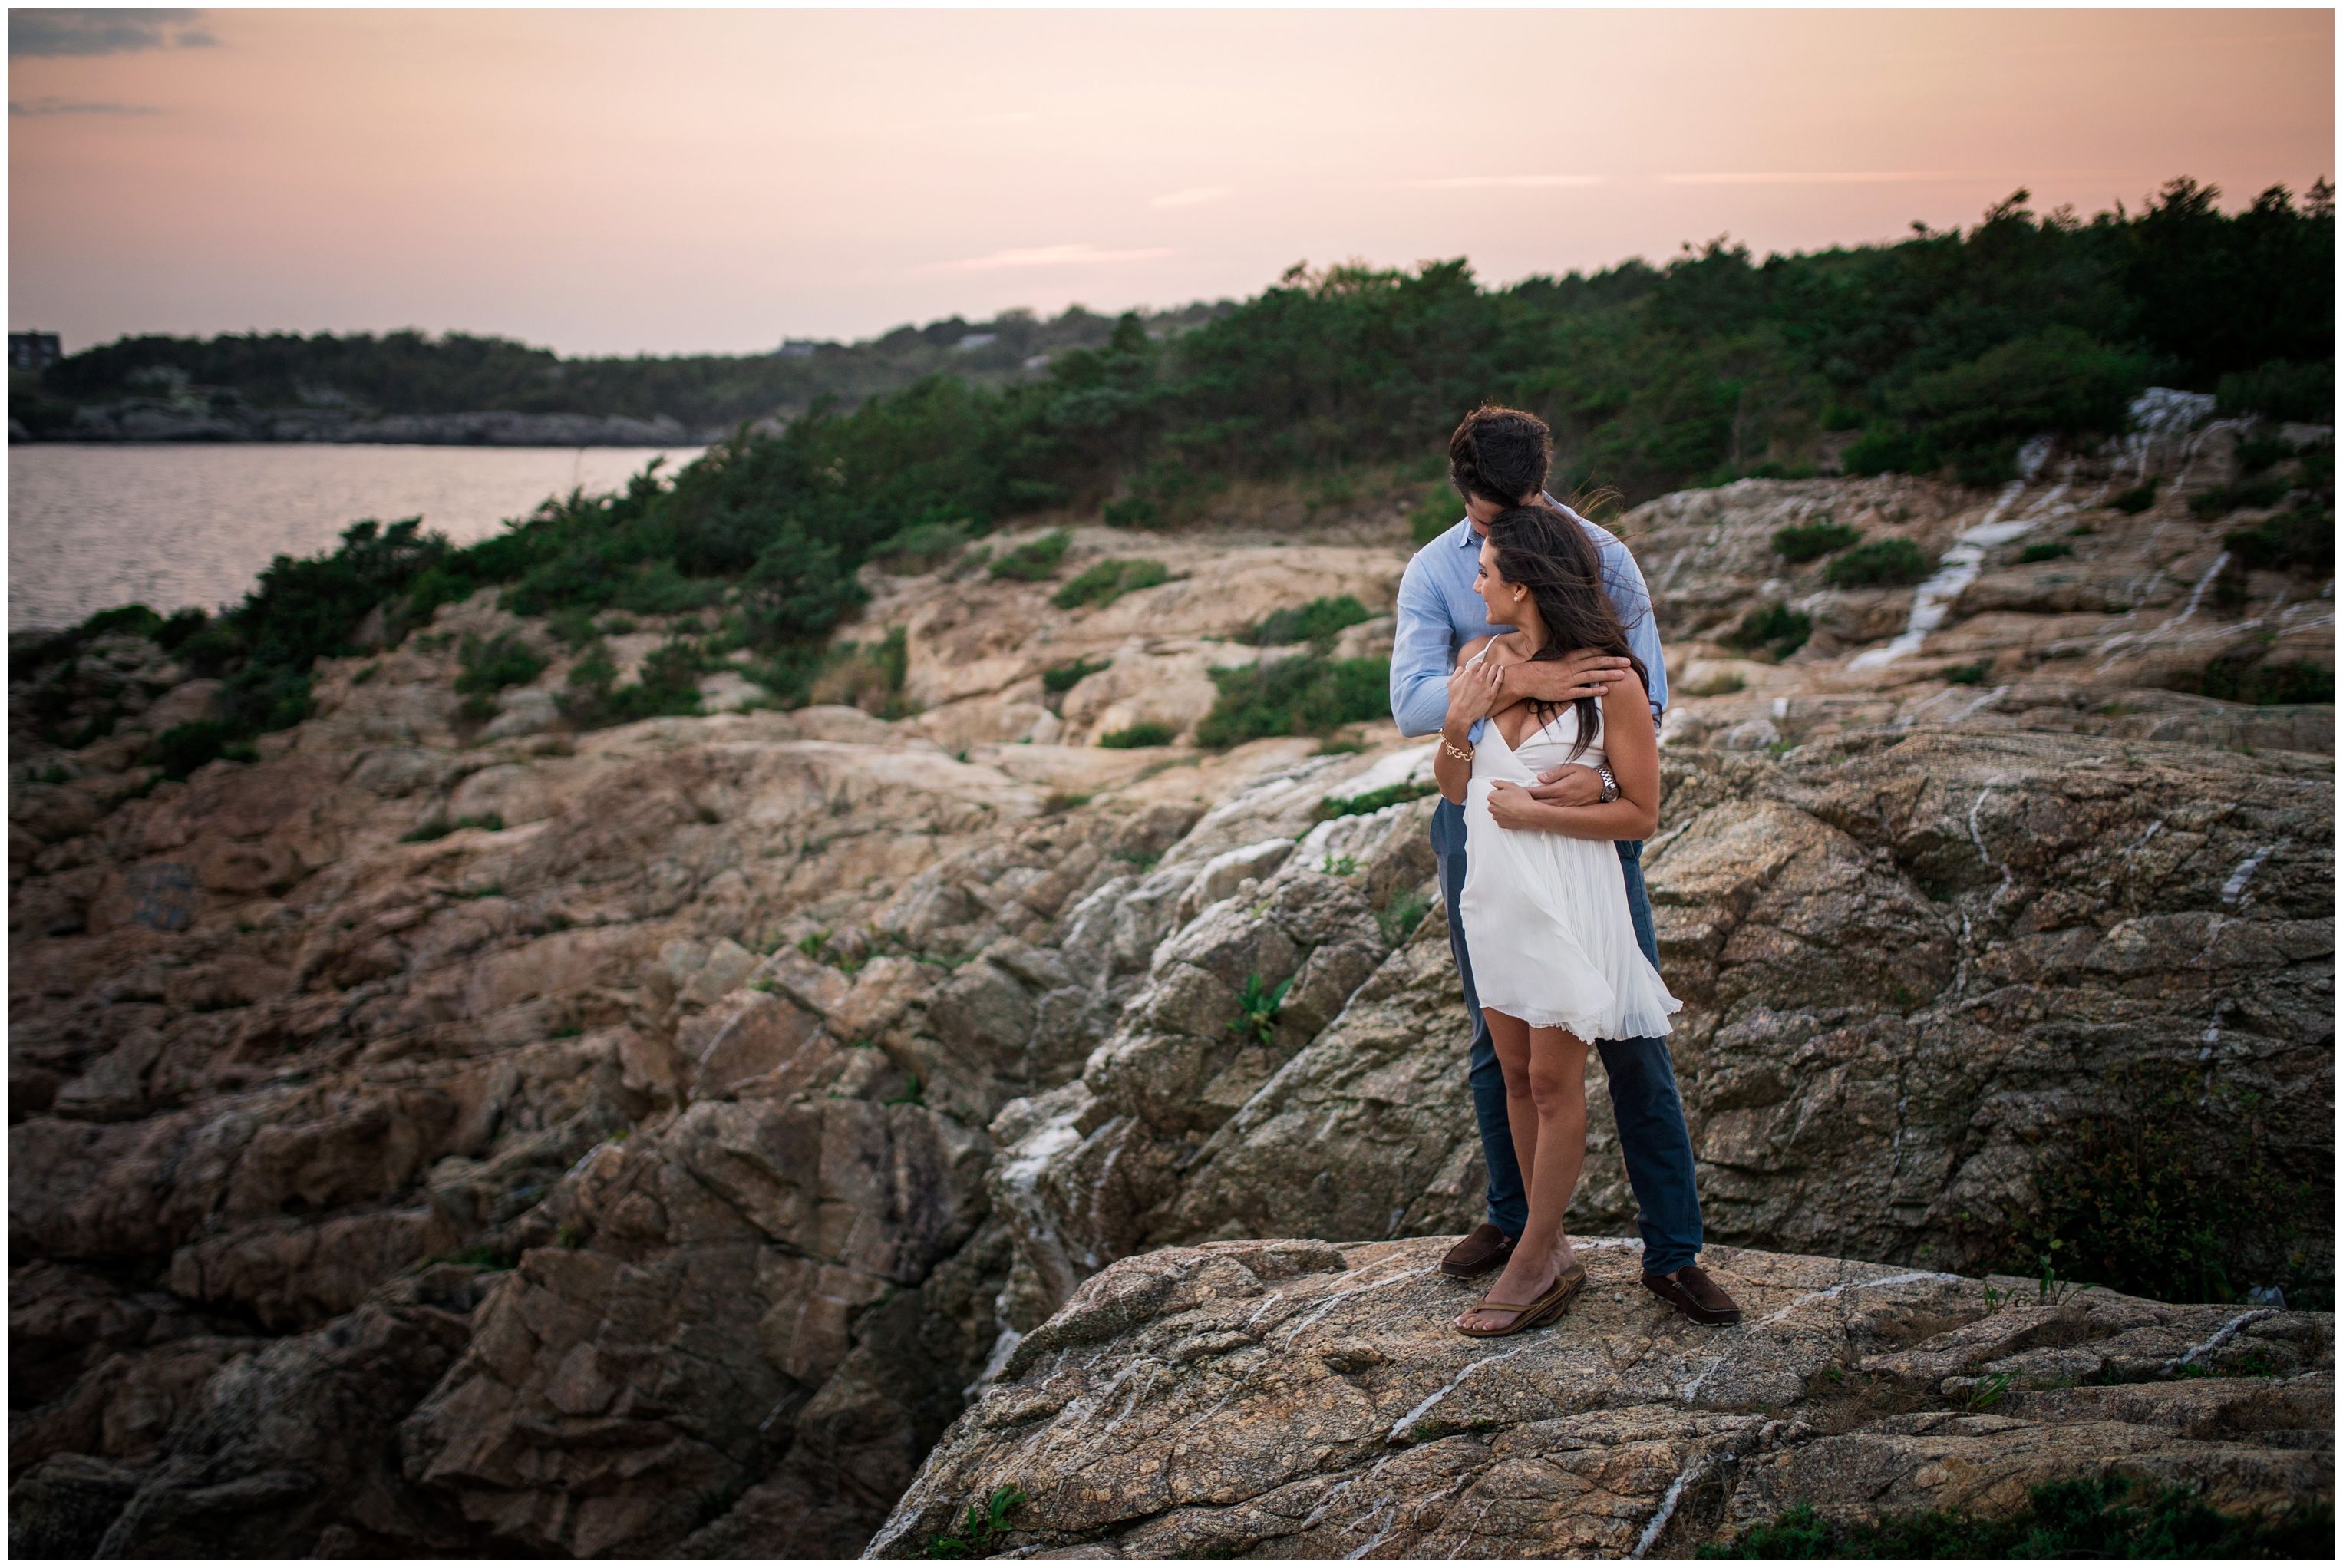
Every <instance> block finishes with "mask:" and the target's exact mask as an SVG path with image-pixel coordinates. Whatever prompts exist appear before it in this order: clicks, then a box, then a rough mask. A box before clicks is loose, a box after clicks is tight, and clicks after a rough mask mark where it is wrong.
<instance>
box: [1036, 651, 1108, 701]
mask: <svg viewBox="0 0 2343 1568" xmlns="http://www.w3.org/2000/svg"><path fill="white" fill-rule="evenodd" d="M1113 662H1114V661H1113V660H1112V659H1108V658H1077V659H1074V660H1072V661H1071V662H1069V663H1066V664H1058V665H1052V666H1051V667H1050V668H1048V669H1045V670H1043V671H1042V672H1041V689H1042V690H1043V691H1045V692H1047V693H1049V695H1051V697H1058V696H1061V695H1063V694H1064V693H1066V692H1069V691H1071V690H1072V689H1074V688H1075V686H1076V685H1078V684H1079V683H1080V682H1081V680H1082V679H1083V678H1086V677H1088V676H1092V675H1096V674H1097V673H1098V672H1099V671H1100V670H1101V669H1104V668H1107V667H1108V666H1109V665H1111V664H1112V663H1113Z"/></svg>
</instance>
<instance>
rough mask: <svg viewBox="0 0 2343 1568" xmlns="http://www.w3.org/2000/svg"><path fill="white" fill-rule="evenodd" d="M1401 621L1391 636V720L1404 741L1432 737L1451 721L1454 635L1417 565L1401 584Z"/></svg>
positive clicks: (1411, 564) (1410, 567) (1444, 610)
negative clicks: (1450, 662)
mask: <svg viewBox="0 0 2343 1568" xmlns="http://www.w3.org/2000/svg"><path fill="white" fill-rule="evenodd" d="M1398 617H1399V624H1398V626H1397V627H1396V628H1393V634H1392V658H1391V708H1392V720H1393V723H1395V724H1397V725H1398V726H1399V732H1400V733H1401V734H1402V735H1406V736H1411V737H1413V736H1419V735H1429V734H1431V733H1432V732H1433V730H1435V729H1439V728H1440V726H1441V722H1442V721H1443V719H1446V718H1447V716H1448V656H1449V644H1450V642H1451V641H1452V640H1453V636H1454V634H1453V632H1452V631H1451V629H1450V628H1449V625H1448V609H1447V607H1446V606H1445V605H1443V604H1442V603H1441V602H1440V593H1439V590H1438V589H1436V588H1433V586H1432V580H1431V574H1430V573H1428V572H1425V571H1423V570H1422V569H1420V568H1419V567H1418V566H1417V563H1416V562H1414V561H1410V562H1408V564H1407V572H1406V574H1405V575H1404V576H1403V577H1402V578H1400V579H1399V607H1398Z"/></svg>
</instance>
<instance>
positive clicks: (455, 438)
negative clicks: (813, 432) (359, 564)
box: [8, 400, 735, 447]
mask: <svg viewBox="0 0 2343 1568" xmlns="http://www.w3.org/2000/svg"><path fill="white" fill-rule="evenodd" d="M734 428H735V427H733V426H725V427H720V428H717V429H713V430H695V429H690V428H688V427H686V426H685V425H684V424H683V422H682V421H681V420H679V419H677V418H675V417H673V416H671V415H666V414H661V415H659V416H657V417H653V418H649V419H639V418H636V417H632V416H629V415H624V414H608V415H593V414H523V413H518V412H516V411H512V410H508V409H482V410H478V411H475V412H470V413H463V414H387V415H374V416H367V417H358V416H354V415H351V414H347V413H344V412H341V411H338V410H323V409H250V408H236V409H229V410H220V411H212V410H197V409H192V408H186V407H172V406H170V405H168V404H165V403H162V402H160V401H159V400H157V401H156V402H146V401H144V400H140V401H135V402H129V403H117V404H107V405H102V406H95V407H84V408H81V409H78V410H76V411H75V416H74V424H73V427H72V428H70V429H67V430H53V431H49V432H45V433H44V434H42V435H39V436H35V435H34V434H33V432H32V431H31V430H30V429H28V428H26V427H25V426H24V425H23V424H22V423H21V422H19V421H17V420H15V419H13V418H12V419H10V420H9V421H8V444H9V445H10V446H11V447H19V446H43V447H113V446H139V447H167V446H227V445H249V446H338V447H705V446H708V445H710V444H711V443H713V442H716V441H720V440H723V439H724V438H725V437H728V436H729V435H730V434H731V433H732V430H733V429H734Z"/></svg>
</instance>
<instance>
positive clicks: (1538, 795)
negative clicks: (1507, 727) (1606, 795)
mask: <svg viewBox="0 0 2343 1568" xmlns="http://www.w3.org/2000/svg"><path fill="white" fill-rule="evenodd" d="M1529 793H1530V797H1531V798H1532V799H1537V800H1543V801H1544V802H1545V803H1546V804H1547V805H1549V806H1597V805H1600V804H1602V801H1603V775H1602V774H1600V773H1597V772H1596V771H1594V769H1592V768H1589V767H1586V766H1585V765H1584V764H1583V763H1577V762H1564V763H1563V764H1561V765H1560V766H1558V767H1554V768H1549V769H1546V770H1545V771H1544V772H1543V773H1541V774H1539V775H1538V781H1537V782H1536V783H1535V784H1533V785H1532V786H1530V790H1529Z"/></svg>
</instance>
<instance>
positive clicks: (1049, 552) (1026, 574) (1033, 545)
mask: <svg viewBox="0 0 2343 1568" xmlns="http://www.w3.org/2000/svg"><path fill="white" fill-rule="evenodd" d="M1071 543H1073V536H1072V535H1071V534H1069V533H1068V532H1066V530H1065V529H1063V528H1058V529H1055V530H1053V531H1052V532H1050V533H1046V534H1043V535H1042V536H1041V538H1038V539H1029V540H1027V541H1026V542H1025V543H1023V544H1021V545H1019V546H1018V547H1017V548H1015V549H1013V550H1004V551H1002V552H1001V554H1000V555H997V556H995V557H993V558H992V564H991V565H990V566H988V567H987V568H985V570H986V571H988V572H989V573H990V574H991V575H992V576H993V577H995V578H1010V579H1011V580H1013V581H1016V582H1026V583H1037V582H1041V581H1043V580H1045V579H1046V578H1052V577H1055V576H1056V575H1057V572H1058V563H1059V562H1060V561H1061V560H1062V559H1064V558H1065V554H1066V547H1067V546H1068V545H1070V544H1071Z"/></svg>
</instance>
